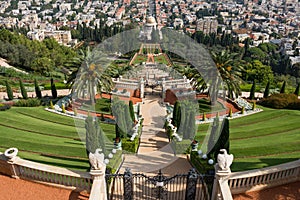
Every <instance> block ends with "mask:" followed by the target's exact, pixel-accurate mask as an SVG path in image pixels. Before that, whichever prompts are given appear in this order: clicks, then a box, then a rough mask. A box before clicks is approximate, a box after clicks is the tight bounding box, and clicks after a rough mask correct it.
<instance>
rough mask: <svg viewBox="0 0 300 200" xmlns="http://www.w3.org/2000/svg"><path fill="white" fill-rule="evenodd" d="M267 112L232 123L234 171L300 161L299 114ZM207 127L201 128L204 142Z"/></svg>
mask: <svg viewBox="0 0 300 200" xmlns="http://www.w3.org/2000/svg"><path fill="white" fill-rule="evenodd" d="M263 109H264V111H263V112H260V113H257V114H253V115H249V116H246V117H242V118H237V119H232V120H230V153H232V154H233V155H234V157H235V159H234V163H233V164H232V171H242V170H249V169H255V168H262V167H267V166H272V165H277V164H281V163H285V162H289V161H293V160H296V159H299V158H300V134H299V131H300V123H299V119H300V118H299V117H300V112H299V111H296V110H274V109H269V108H263ZM207 127H208V125H200V126H199V127H198V135H197V137H196V138H197V139H198V140H199V141H200V143H201V141H203V138H204V134H205V132H206V130H207Z"/></svg>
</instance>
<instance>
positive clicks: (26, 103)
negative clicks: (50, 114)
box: [14, 98, 41, 107]
mask: <svg viewBox="0 0 300 200" xmlns="http://www.w3.org/2000/svg"><path fill="white" fill-rule="evenodd" d="M40 105H41V101H40V100H39V99H37V98H30V99H21V100H19V101H17V102H16V103H15V104H14V106H16V107H37V106H40Z"/></svg>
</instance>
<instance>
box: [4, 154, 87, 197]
mask: <svg viewBox="0 0 300 200" xmlns="http://www.w3.org/2000/svg"><path fill="white" fill-rule="evenodd" d="M0 173H2V174H5V175H8V176H11V177H14V178H21V179H25V180H30V181H35V182H40V183H44V184H48V185H53V186H56V187H61V188H66V189H72V190H76V191H84V190H85V191H87V192H90V190H91V186H92V177H91V175H90V173H89V172H80V171H73V170H68V169H65V168H61V167H55V166H50V165H45V164H40V163H37V162H32V161H28V160H24V159H22V158H20V157H15V158H14V159H13V160H8V159H7V158H6V157H5V156H4V155H3V154H2V153H0Z"/></svg>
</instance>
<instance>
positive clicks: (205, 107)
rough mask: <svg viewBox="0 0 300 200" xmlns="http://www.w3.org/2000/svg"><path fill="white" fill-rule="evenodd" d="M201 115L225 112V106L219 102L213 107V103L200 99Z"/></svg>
mask: <svg viewBox="0 0 300 200" xmlns="http://www.w3.org/2000/svg"><path fill="white" fill-rule="evenodd" d="M198 104H199V113H201V114H202V113H203V112H205V113H209V112H212V111H214V112H215V111H224V110H225V109H226V108H225V107H224V106H223V104H222V103H221V102H219V101H218V102H217V103H216V104H215V105H211V102H210V101H209V100H208V99H204V98H203V99H199V100H198Z"/></svg>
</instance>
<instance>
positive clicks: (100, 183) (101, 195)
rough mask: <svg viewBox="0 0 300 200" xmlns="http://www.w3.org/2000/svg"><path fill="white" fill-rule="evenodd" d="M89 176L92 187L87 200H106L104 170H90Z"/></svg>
mask: <svg viewBox="0 0 300 200" xmlns="http://www.w3.org/2000/svg"><path fill="white" fill-rule="evenodd" d="M90 174H91V176H92V178H93V185H92V189H91V193H90V198H89V200H107V193H106V181H105V167H104V170H103V169H101V170H91V171H90Z"/></svg>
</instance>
